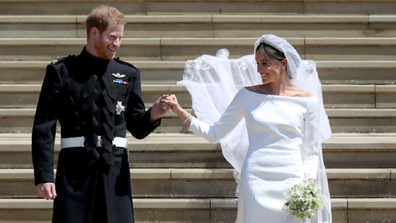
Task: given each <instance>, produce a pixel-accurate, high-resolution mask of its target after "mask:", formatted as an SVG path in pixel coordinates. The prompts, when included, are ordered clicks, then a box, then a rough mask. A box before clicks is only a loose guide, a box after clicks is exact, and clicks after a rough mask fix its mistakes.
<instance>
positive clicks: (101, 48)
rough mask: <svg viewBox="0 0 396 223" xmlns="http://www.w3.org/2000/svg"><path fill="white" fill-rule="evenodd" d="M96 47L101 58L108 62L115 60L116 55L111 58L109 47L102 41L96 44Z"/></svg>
mask: <svg viewBox="0 0 396 223" xmlns="http://www.w3.org/2000/svg"><path fill="white" fill-rule="evenodd" d="M94 47H95V51H96V53H97V55H98V57H99V58H102V59H106V60H112V59H114V57H115V53H114V54H112V55H111V56H110V57H109V55H108V54H107V46H106V45H105V44H104V43H103V42H102V41H100V42H98V43H95V46H94Z"/></svg>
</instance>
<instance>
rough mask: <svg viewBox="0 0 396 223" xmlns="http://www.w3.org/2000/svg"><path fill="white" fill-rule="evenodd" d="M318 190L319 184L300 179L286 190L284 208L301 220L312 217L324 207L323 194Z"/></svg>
mask: <svg viewBox="0 0 396 223" xmlns="http://www.w3.org/2000/svg"><path fill="white" fill-rule="evenodd" d="M320 191H321V189H320V187H319V185H316V184H313V183H310V182H307V181H302V182H300V183H298V184H296V185H294V186H293V187H292V188H290V190H289V191H288V192H287V194H286V203H285V208H286V209H287V210H289V212H290V213H291V214H292V215H294V216H296V217H298V218H300V219H302V220H303V221H304V219H307V218H312V217H313V216H315V214H316V213H317V212H318V211H319V210H322V209H323V207H324V200H325V196H324V195H323V194H322V193H321V192H320Z"/></svg>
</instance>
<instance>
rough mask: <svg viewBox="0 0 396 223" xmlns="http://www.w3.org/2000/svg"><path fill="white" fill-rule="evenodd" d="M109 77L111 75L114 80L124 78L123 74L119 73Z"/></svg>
mask: <svg viewBox="0 0 396 223" xmlns="http://www.w3.org/2000/svg"><path fill="white" fill-rule="evenodd" d="M111 75H113V76H114V77H116V78H124V77H125V74H120V73H116V74H115V73H112V74H111Z"/></svg>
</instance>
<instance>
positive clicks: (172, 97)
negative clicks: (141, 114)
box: [166, 94, 184, 114]
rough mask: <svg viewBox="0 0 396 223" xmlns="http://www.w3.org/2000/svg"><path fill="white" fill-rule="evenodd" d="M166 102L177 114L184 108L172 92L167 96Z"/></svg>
mask: <svg viewBox="0 0 396 223" xmlns="http://www.w3.org/2000/svg"><path fill="white" fill-rule="evenodd" d="M166 103H167V104H168V105H169V106H170V107H171V109H172V111H173V112H174V113H176V114H178V112H180V111H182V110H184V109H183V108H182V107H181V106H180V104H179V102H178V101H177V97H176V95H174V94H172V95H170V96H168V97H167V98H166Z"/></svg>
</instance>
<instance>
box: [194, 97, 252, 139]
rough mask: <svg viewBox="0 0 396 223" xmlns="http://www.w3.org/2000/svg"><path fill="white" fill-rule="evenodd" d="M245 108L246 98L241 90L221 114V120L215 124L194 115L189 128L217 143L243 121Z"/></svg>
mask: <svg viewBox="0 0 396 223" xmlns="http://www.w3.org/2000/svg"><path fill="white" fill-rule="evenodd" d="M243 108H244V100H243V97H242V95H241V94H240V92H238V93H237V95H236V96H235V98H234V99H233V101H232V102H231V104H230V105H229V106H228V107H227V109H226V110H225V112H224V113H223V114H222V115H221V118H220V120H219V121H217V122H215V123H214V124H213V125H209V124H206V123H203V122H202V121H200V120H198V119H197V118H195V117H193V118H192V120H191V123H190V127H189V129H188V130H189V131H191V132H193V133H195V134H197V135H198V136H201V137H203V138H205V139H206V140H208V141H209V142H210V143H217V142H219V141H220V139H222V138H223V137H224V136H226V135H227V134H228V133H229V132H230V131H231V130H232V129H233V128H234V127H235V126H236V125H237V124H238V123H239V122H240V121H241V119H242V118H243Z"/></svg>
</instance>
